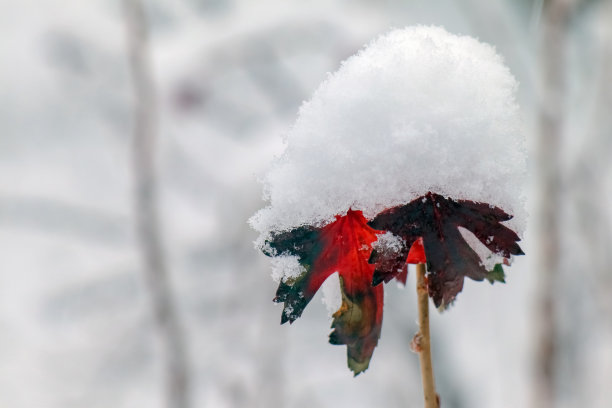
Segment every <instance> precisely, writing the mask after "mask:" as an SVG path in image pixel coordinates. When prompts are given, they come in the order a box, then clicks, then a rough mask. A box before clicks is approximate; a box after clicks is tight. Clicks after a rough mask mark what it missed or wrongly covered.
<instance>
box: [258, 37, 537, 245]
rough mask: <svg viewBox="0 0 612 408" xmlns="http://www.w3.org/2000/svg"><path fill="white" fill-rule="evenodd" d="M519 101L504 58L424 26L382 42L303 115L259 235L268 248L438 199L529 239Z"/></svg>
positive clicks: (272, 175) (277, 165)
mask: <svg viewBox="0 0 612 408" xmlns="http://www.w3.org/2000/svg"><path fill="white" fill-rule="evenodd" d="M516 90H517V81H516V80H515V79H514V77H513V76H512V74H511V73H510V71H509V69H508V68H507V67H506V65H505V64H504V62H503V59H502V57H501V56H500V55H498V54H497V53H496V51H495V49H494V48H493V47H491V46H490V45H488V44H484V43H482V42H479V41H478V40H476V39H474V38H471V37H467V36H457V35H453V34H450V33H448V32H447V31H445V30H444V29H443V28H441V27H430V26H416V27H409V28H405V29H400V30H394V31H391V32H389V33H387V34H385V35H383V36H381V37H379V38H377V39H375V40H374V41H373V42H371V43H370V44H369V45H368V46H366V47H365V48H363V49H362V50H361V51H360V52H359V53H358V54H357V55H355V56H353V57H351V58H349V59H348V60H346V61H344V62H343V64H342V66H341V67H340V69H339V70H338V71H337V72H335V73H334V74H330V75H329V77H328V79H327V80H326V81H324V82H323V83H322V84H321V85H320V86H319V88H318V89H317V90H316V92H315V93H314V95H313V97H312V99H311V100H310V101H308V102H306V103H304V104H303V105H302V107H301V109H300V112H299V116H298V118H297V121H296V123H295V125H294V126H293V128H292V129H291V130H290V131H289V132H288V135H287V137H286V149H285V151H284V153H283V154H282V155H281V156H280V157H279V158H277V159H276V161H275V162H274V163H273V164H272V166H271V168H270V169H269V172H268V173H267V175H266V176H265V178H264V180H263V182H264V197H265V198H266V199H267V200H268V201H269V206H268V207H266V208H264V209H263V210H261V211H259V212H258V213H257V214H255V215H254V216H253V217H252V218H251V219H250V223H251V225H252V226H253V227H254V228H255V229H256V230H257V231H259V232H260V233H261V239H263V238H265V236H267V235H268V234H269V232H271V231H278V230H288V229H291V228H294V227H297V226H300V225H323V224H325V223H328V222H330V221H332V220H333V219H334V216H335V215H338V214H344V213H346V211H347V210H348V209H349V208H352V209H354V210H362V211H363V212H364V215H365V216H366V217H367V218H371V217H374V216H375V215H376V214H377V213H379V212H380V211H382V210H384V209H386V208H390V207H393V206H396V205H399V204H403V203H407V202H410V201H411V200H413V199H415V198H417V197H419V196H421V195H423V194H425V193H427V192H428V191H432V192H435V193H438V194H441V195H444V196H448V197H452V198H455V199H469V200H473V201H480V202H487V203H489V204H492V205H496V206H499V207H501V208H503V209H504V210H505V211H507V212H509V213H510V214H513V215H514V216H515V218H514V219H513V220H511V221H510V222H508V225H509V226H510V227H511V228H513V229H514V230H515V231H517V232H518V233H519V235H522V232H523V230H524V226H525V218H526V214H525V210H524V207H525V206H524V199H525V197H524V186H525V175H526V153H525V147H524V136H523V133H522V129H521V122H520V117H519V110H518V106H517V104H516V102H515V93H516ZM260 242H261V240H260Z"/></svg>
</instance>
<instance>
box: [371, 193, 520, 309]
mask: <svg viewBox="0 0 612 408" xmlns="http://www.w3.org/2000/svg"><path fill="white" fill-rule="evenodd" d="M511 218H512V216H511V215H508V214H507V213H506V212H504V211H503V210H502V209H500V208H498V207H494V206H491V205H489V204H486V203H478V202H474V201H470V200H453V199H450V198H445V197H443V196H441V195H439V194H435V193H431V192H429V193H427V194H426V195H424V196H421V197H419V198H417V199H415V200H413V201H411V202H410V203H408V204H405V205H401V206H397V207H393V208H390V209H388V210H386V211H383V212H382V213H380V214H379V215H378V216H376V217H375V218H374V219H373V220H372V221H370V223H369V225H370V226H372V227H373V228H376V229H379V230H387V231H390V232H392V233H393V234H395V235H397V236H399V237H401V238H402V239H403V240H404V246H403V247H402V249H401V250H399V251H397V252H396V253H395V254H394V255H390V254H384V255H383V256H380V255H379V254H373V256H372V257H371V258H370V262H373V263H375V264H376V270H375V273H374V276H373V284H378V283H380V282H383V281H384V282H387V281H389V280H390V279H392V278H393V277H395V276H396V275H398V274H400V273H401V270H402V268H403V267H404V265H405V263H406V262H407V261H409V260H408V259H407V258H408V252H409V251H408V248H414V246H415V245H416V243H417V242H418V240H419V239H422V244H423V248H424V253H425V256H426V263H427V278H428V288H429V296H430V297H431V298H432V299H433V301H434V304H435V305H436V307H439V308H444V307H446V306H447V305H449V304H450V303H451V302H452V301H453V300H454V299H455V297H456V296H457V294H458V293H459V292H460V291H461V290H462V289H463V280H464V277H466V276H467V277H469V278H471V279H473V280H477V281H481V280H483V279H488V280H489V281H490V282H493V281H495V280H497V281H503V279H504V275H503V269H502V267H501V265H496V266H495V268H494V269H493V271H487V270H486V268H485V267H484V265H483V264H482V261H481V259H480V258H479V256H478V255H477V254H476V252H474V250H473V249H472V248H471V247H470V246H469V244H468V243H467V242H466V241H465V239H464V238H463V236H462V235H461V233H460V232H459V227H462V228H465V229H467V230H469V231H471V232H472V233H473V234H474V235H475V236H476V237H477V238H478V239H479V240H480V241H481V242H482V243H483V244H484V245H485V246H486V247H487V248H488V249H489V250H490V251H491V252H493V253H495V254H498V255H501V256H503V257H504V258H509V257H510V256H511V255H524V253H523V251H522V250H521V248H520V246H519V245H518V243H517V242H518V241H520V239H519V237H518V235H517V234H516V233H515V232H514V231H512V230H511V229H510V228H508V227H506V226H504V225H503V224H502V222H504V221H508V220H510V219H511Z"/></svg>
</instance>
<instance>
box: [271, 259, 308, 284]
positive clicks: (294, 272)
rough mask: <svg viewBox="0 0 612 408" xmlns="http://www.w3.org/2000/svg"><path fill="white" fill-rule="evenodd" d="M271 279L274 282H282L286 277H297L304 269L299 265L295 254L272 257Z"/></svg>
mask: <svg viewBox="0 0 612 408" xmlns="http://www.w3.org/2000/svg"><path fill="white" fill-rule="evenodd" d="M271 261H272V279H274V281H275V282H280V281H281V280H282V281H283V282H284V281H286V280H288V279H292V278H297V277H299V276H300V275H301V274H302V273H304V272H305V271H306V269H305V268H304V267H303V266H302V265H300V262H299V258H298V257H297V256H295V255H279V256H274V257H273V258H272V260H271Z"/></svg>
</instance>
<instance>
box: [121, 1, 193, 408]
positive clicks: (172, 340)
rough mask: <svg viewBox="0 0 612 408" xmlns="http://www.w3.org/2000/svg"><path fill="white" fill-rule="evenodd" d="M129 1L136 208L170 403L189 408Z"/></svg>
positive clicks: (141, 39) (146, 69)
mask: <svg viewBox="0 0 612 408" xmlns="http://www.w3.org/2000/svg"><path fill="white" fill-rule="evenodd" d="M123 4H124V8H125V21H126V26H127V40H128V43H129V56H130V68H131V71H132V80H133V82H134V102H135V108H134V109H135V111H134V114H135V118H134V139H133V154H134V156H133V160H134V179H135V180H134V181H135V189H136V197H135V201H136V202H135V207H136V209H135V210H136V226H137V229H138V238H139V244H140V252H141V256H142V261H143V264H144V265H143V266H144V277H145V280H146V282H147V285H148V287H149V291H150V294H151V303H152V307H153V315H154V316H153V318H154V320H155V323H156V325H157V330H158V332H159V336H160V338H161V341H162V348H163V353H164V354H165V355H164V369H165V373H164V374H165V381H166V384H165V387H166V406H167V407H168V408H188V407H189V406H190V404H189V372H188V368H187V357H186V347H185V339H184V338H183V332H182V328H181V325H180V323H179V319H178V316H177V312H176V309H175V305H174V299H173V295H172V290H171V288H170V286H171V285H170V279H169V277H168V271H167V267H166V261H165V256H164V251H163V246H162V243H161V234H160V231H159V220H158V209H157V188H156V184H157V180H156V174H155V153H156V137H157V121H156V119H157V112H156V110H157V107H156V102H155V89H154V84H153V79H152V75H151V64H150V60H149V58H150V57H149V54H148V37H147V25H146V19H145V15H144V10H143V7H142V4H141V2H140V0H124V1H123Z"/></svg>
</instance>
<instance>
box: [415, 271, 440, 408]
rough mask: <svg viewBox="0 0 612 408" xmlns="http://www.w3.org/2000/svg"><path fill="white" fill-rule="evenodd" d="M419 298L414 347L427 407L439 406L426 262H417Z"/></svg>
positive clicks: (436, 407) (434, 407)
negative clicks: (430, 326) (431, 335)
mask: <svg viewBox="0 0 612 408" xmlns="http://www.w3.org/2000/svg"><path fill="white" fill-rule="evenodd" d="M416 270H417V284H416V287H417V298H418V308H419V332H418V333H417V334H416V336H415V337H414V339H413V344H412V348H413V350H415V351H417V352H418V353H419V360H420V363H421V379H422V381H423V395H424V397H425V408H439V406H440V403H439V398H438V395H437V394H436V383H435V381H434V375H433V365H432V363H431V341H430V336H429V295H428V292H427V281H426V278H425V264H417V266H416Z"/></svg>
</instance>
